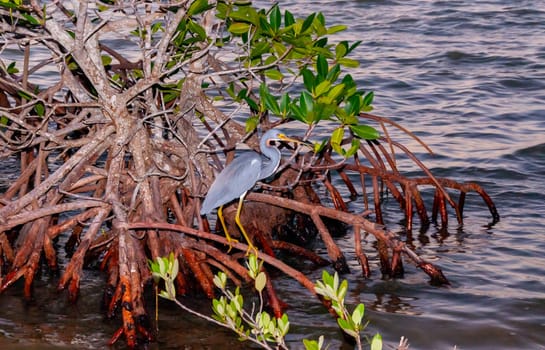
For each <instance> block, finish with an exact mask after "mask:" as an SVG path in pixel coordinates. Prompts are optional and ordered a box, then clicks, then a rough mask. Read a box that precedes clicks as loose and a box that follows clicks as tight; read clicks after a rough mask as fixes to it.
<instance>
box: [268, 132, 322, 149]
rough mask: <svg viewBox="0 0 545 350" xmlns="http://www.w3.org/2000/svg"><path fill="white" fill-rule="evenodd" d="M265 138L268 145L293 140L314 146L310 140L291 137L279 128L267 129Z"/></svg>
mask: <svg viewBox="0 0 545 350" xmlns="http://www.w3.org/2000/svg"><path fill="white" fill-rule="evenodd" d="M263 140H264V141H265V144H266V145H267V146H268V147H272V146H273V142H278V141H284V142H293V143H296V144H302V145H305V146H310V147H312V144H311V143H310V142H308V141H303V140H298V139H294V138H291V137H289V136H286V134H284V133H283V132H282V131H280V130H277V129H271V130H269V131H267V132H266V133H265V135H263Z"/></svg>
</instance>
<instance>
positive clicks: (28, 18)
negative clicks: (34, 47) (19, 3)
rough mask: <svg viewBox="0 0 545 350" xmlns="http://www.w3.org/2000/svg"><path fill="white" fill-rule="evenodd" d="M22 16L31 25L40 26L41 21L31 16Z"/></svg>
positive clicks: (22, 14) (23, 14)
mask: <svg viewBox="0 0 545 350" xmlns="http://www.w3.org/2000/svg"><path fill="white" fill-rule="evenodd" d="M21 16H23V17H24V18H25V19H26V20H27V21H28V22H29V23H30V24H34V25H39V24H40V21H38V20H37V19H36V18H34V17H32V16H31V15H29V14H26V13H21Z"/></svg>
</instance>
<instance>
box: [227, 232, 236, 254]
mask: <svg viewBox="0 0 545 350" xmlns="http://www.w3.org/2000/svg"><path fill="white" fill-rule="evenodd" d="M225 238H227V244H228V245H229V249H228V250H227V253H230V252H231V249H233V244H235V243H239V242H238V240H236V239H234V238H231V236H225Z"/></svg>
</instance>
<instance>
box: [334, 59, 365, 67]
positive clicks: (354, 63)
mask: <svg viewBox="0 0 545 350" xmlns="http://www.w3.org/2000/svg"><path fill="white" fill-rule="evenodd" d="M337 62H338V63H339V64H340V65H341V66H345V67H348V68H357V67H359V65H360V63H359V62H358V61H356V60H353V59H351V58H340V59H338V60H337Z"/></svg>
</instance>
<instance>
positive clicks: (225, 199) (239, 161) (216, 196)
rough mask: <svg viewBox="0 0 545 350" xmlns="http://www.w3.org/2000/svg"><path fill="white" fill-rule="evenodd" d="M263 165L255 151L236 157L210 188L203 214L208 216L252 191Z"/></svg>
mask: <svg viewBox="0 0 545 350" xmlns="http://www.w3.org/2000/svg"><path fill="white" fill-rule="evenodd" d="M261 163H262V160H261V156H260V155H259V154H257V153H256V152H253V151H250V152H244V153H243V154H241V155H239V156H238V157H236V158H235V159H234V160H233V161H232V162H231V163H229V165H227V166H226V167H225V168H224V169H223V171H222V172H220V173H219V174H218V176H217V177H216V180H214V182H213V183H212V186H210V189H209V190H208V194H207V195H206V198H205V199H204V202H203V203H202V208H201V214H208V213H210V212H211V211H212V210H213V209H214V208H217V207H219V206H221V205H223V204H226V203H229V202H230V201H232V200H233V199H236V198H239V197H240V196H242V195H243V194H244V192H246V191H248V190H250V189H252V188H253V187H254V185H255V183H256V181H257V180H258V178H259V174H260V172H261Z"/></svg>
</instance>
